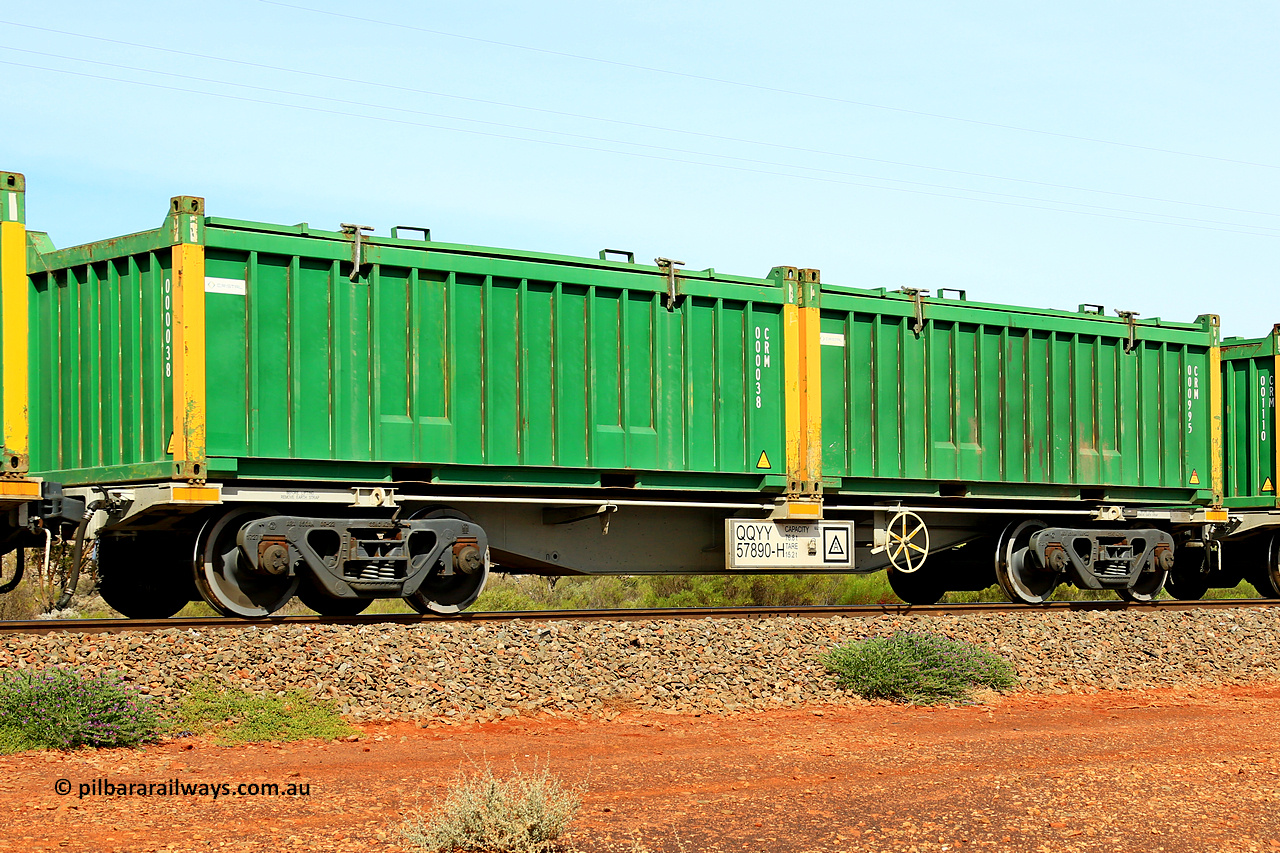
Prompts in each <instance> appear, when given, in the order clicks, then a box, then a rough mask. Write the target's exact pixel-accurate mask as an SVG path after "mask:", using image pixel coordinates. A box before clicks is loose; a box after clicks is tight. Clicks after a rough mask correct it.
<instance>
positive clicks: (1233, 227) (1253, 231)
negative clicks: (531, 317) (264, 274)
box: [0, 60, 1280, 237]
mask: <svg viewBox="0 0 1280 853" xmlns="http://www.w3.org/2000/svg"><path fill="white" fill-rule="evenodd" d="M0 65H8V66H11V67H17V68H27V69H31V70H36V71H47V72H51V73H55V74H65V75H71V76H75V77H82V78H89V79H96V80H104V81H110V82H116V83H125V84H128V85H134V86H144V87H147V88H152V89H162V90H167V91H172V92H184V93H188V94H196V95H204V96H206V97H213V98H221V99H225V100H232V101H240V102H243V103H253V104H261V105H266V106H274V107H284V108H287V109H296V110H304V111H307V112H314V113H321V114H326V115H337V116H343V117H346V118H359V119H365V120H368V121H380V122H387V123H391V124H399V125H407V126H411V127H423V128H430V129H433V130H443V131H448V132H452V133H465V134H470V135H474V136H483V137H490V138H496V139H507V140H517V141H521V142H531V143H534V144H538V145H550V146H555V147H559V148H569V149H576V150H582V151H597V152H603V153H608V154H618V155H622V156H627V157H639V158H643V159H648V160H659V161H664V162H672V163H683V164H687V165H693V166H704V167H710V168H716V169H726V170H730V171H735V172H747V173H753V174H761V175H771V176H774V177H784V178H796V179H800V180H807V181H817V182H821V183H828V184H837V185H841V186H853V187H861V188H865V189H879V190H889V191H891V192H902V193H911V194H913V195H924V196H933V197H937V198H950V199H959V200H964V201H977V202H983V203H986V204H998V205H1004V206H1010V207H1021V208H1027V209H1032V210H1047V211H1053V212H1058V213H1072V214H1076V215H1083V216H1096V217H1102V218H1106V219H1118V220H1124V221H1129V222H1145V223H1148V224H1158V225H1172V226H1176V227H1179V228H1195V229H1199V230H1208V231H1222V232H1227V233H1234V234H1248V235H1250V236H1256V237H1276V236H1280V235H1278V234H1275V233H1267V232H1268V231H1272V230H1274V229H1270V228H1268V227H1266V226H1248V225H1238V224H1236V223H1214V224H1193V223H1191V222H1175V221H1169V219H1170V218H1173V219H1179V218H1185V217H1169V216H1168V215H1167V214H1159V213H1144V212H1141V211H1117V212H1115V213H1100V212H1095V211H1090V210H1075V209H1072V208H1069V207H1048V206H1045V205H1046V204H1067V205H1072V204H1075V203H1074V202H1053V201H1050V200H1046V199H1039V201H1042V202H1044V204H1039V205H1037V204H1026V203H1023V202H1018V201H1003V200H1000V199H996V198H974V197H971V196H966V195H956V194H954V193H943V192H933V191H930V190H924V189H908V188H906V187H886V186H882V185H879V184H868V183H861V182H857V181H846V180H839V179H836V178H827V177H820V176H817V175H797V174H793V173H787V172H775V171H770V170H767V169H757V168H751V167H747V166H735V165H731V164H727V163H708V162H703V161H696V160H686V159H682V158H678V157H667V156H663V155H658V154H644V153H641V152H637V151H618V150H616V149H610V148H600V147H596V146H589V145H580V144H575V143H569V142H559V141H556V140H550V139H531V138H529V137H523V136H513V135H510V134H501V133H494V132H490V131H482V130H471V129H467V128H458V127H449V126H446V125H436V124H428V123H425V122H417V121H409V120H407V119H398V118H392V117H388V116H375V115H365V114H361V113H352V112H346V111H343V110H335V109H329V108H325V107H316V106H307V105H305V104H292V103H286V102H280V101H269V100H264V99H261V98H249V97H244V96H242V95H231V94H227V93H224V92H208V91H204V90H200V89H189V88H184V87H180V86H167V85H164V84H160V83H148V82H145V81H142V80H128V79H124V78H120V77H109V76H106V75H101V74H89V73H86V72H81V71H71V70H68V69H64V68H49V67H46V66H39V65H30V64H26V63H20V62H9V61H5V60H0ZM280 94H289V93H285V92H281V93H280ZM306 97H316V96H310V95H308V96H306ZM365 106H369V107H371V108H374V109H383V108H382V107H378V106H377V105H365ZM544 132H551V131H544ZM623 144H627V143H623ZM710 156H716V155H710ZM961 192H979V193H980V192H983V191H981V190H961ZM1118 213H1135V214H1138V215H1135V216H1122V215H1117V214H1118ZM1153 216H1154V217H1161V218H1156V219H1153V218H1149V217H1153ZM1144 217H1147V218H1144ZM1219 226H1225V227H1219ZM1246 229H1249V230H1246Z"/></svg>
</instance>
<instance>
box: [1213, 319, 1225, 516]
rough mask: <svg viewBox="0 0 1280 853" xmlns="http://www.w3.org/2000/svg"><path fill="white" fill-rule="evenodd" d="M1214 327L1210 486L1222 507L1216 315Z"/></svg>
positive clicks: (1219, 369) (1218, 349) (1218, 353)
mask: <svg viewBox="0 0 1280 853" xmlns="http://www.w3.org/2000/svg"><path fill="white" fill-rule="evenodd" d="M1209 318H1210V319H1209V322H1210V324H1211V325H1212V327H1213V346H1212V347H1210V348H1209V412H1210V415H1209V425H1210V426H1209V486H1210V488H1212V489H1213V505H1214V506H1222V501H1223V499H1224V496H1225V495H1226V487H1227V484H1226V475H1225V473H1224V471H1223V467H1222V454H1223V452H1224V445H1223V440H1222V349H1221V348H1220V346H1219V340H1218V337H1219V325H1218V317H1217V315H1216V314H1211V315H1209Z"/></svg>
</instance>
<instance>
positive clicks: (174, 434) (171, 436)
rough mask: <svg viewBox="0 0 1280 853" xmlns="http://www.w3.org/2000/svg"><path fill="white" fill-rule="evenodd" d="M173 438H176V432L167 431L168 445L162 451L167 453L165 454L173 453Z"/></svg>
mask: <svg viewBox="0 0 1280 853" xmlns="http://www.w3.org/2000/svg"><path fill="white" fill-rule="evenodd" d="M175 438H177V434H176V433H172V432H171V433H169V446H168V447H166V448H165V451H164V452H165V453H167V454H169V455H170V456H172V455H173V440H174V439H175Z"/></svg>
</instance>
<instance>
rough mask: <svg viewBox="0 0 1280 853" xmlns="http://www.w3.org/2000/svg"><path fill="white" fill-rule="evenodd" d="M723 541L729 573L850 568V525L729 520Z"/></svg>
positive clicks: (851, 532)
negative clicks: (737, 570) (744, 570)
mask: <svg viewBox="0 0 1280 853" xmlns="http://www.w3.org/2000/svg"><path fill="white" fill-rule="evenodd" d="M724 541H725V552H726V556H725V560H726V565H727V566H728V567H729V568H731V569H852V568H853V524H852V523H851V522H847V521H841V522H832V521H808V522H806V521H771V520H768V519H766V520H764V521H753V520H748V519H741V518H730V519H728V520H726V521H725V523H724Z"/></svg>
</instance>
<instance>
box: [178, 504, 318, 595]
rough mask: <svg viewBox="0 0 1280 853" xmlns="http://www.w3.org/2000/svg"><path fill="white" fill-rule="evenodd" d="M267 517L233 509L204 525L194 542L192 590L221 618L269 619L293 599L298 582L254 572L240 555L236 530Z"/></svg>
mask: <svg viewBox="0 0 1280 853" xmlns="http://www.w3.org/2000/svg"><path fill="white" fill-rule="evenodd" d="M269 514H270V513H267V512H263V511H262V510H255V509H234V510H231V511H230V512H228V513H226V514H224V515H222V516H220V517H214V518H211V519H209V520H208V521H207V522H205V525H204V528H203V529H202V530H201V531H200V535H199V537H197V539H196V547H195V555H194V562H195V566H194V568H195V579H196V589H198V590H200V595H201V596H203V597H204V600H205V601H207V602H209V606H210V607H212V608H213V609H214V610H217V611H218V612H219V613H221V614H223V615H224V616H239V617H242V618H245V619H260V618H262V617H264V616H270V615H271V614H272V613H275V612H276V611H277V610H279V609H280V608H281V607H284V606H285V604H287V603H288V602H289V599H291V598H293V594H294V593H295V592H297V590H298V578H297V577H296V576H294V577H290V576H289V575H287V574H285V575H272V574H268V573H266V572H257V571H254V570H253V568H252V566H251V565H250V563H249V561H248V560H246V559H245V558H244V557H243V556H242V555H241V554H240V546H239V545H238V544H237V543H236V535H237V534H238V533H239V532H240V528H241V527H243V526H244V525H246V524H248V523H249V522H250V521H255V520H257V519H259V518H265V517H267V516H268V515H269Z"/></svg>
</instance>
